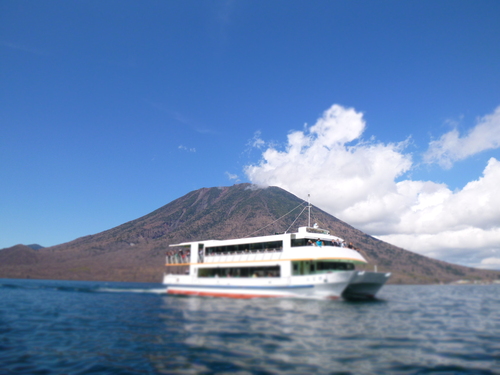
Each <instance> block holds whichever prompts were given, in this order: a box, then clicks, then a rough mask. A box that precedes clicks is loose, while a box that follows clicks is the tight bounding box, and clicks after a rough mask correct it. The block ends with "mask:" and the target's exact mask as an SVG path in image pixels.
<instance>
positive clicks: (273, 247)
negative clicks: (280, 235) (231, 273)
mask: <svg viewBox="0 0 500 375" xmlns="http://www.w3.org/2000/svg"><path fill="white" fill-rule="evenodd" d="M282 250H283V241H272V242H257V243H249V244H242V245H229V246H211V247H207V248H205V255H206V256H214V255H232V254H246V253H265V252H277V251H282Z"/></svg>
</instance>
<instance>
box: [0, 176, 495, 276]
mask: <svg viewBox="0 0 500 375" xmlns="http://www.w3.org/2000/svg"><path fill="white" fill-rule="evenodd" d="M305 205H306V203H305V202H303V201H302V200H301V199H299V198H297V197H296V196H294V195H292V194H290V193H288V192H286V191H285V190H283V189H280V188H277V187H269V188H266V189H257V188H254V187H252V186H251V185H249V184H239V185H234V186H231V187H222V188H203V189H199V190H196V191H192V192H190V193H188V194H186V195H185V196H183V197H181V198H179V199H176V200H174V201H172V202H171V203H169V204H167V205H165V206H163V207H161V208H159V209H158V210H155V211H153V212H151V213H150V214H148V215H145V216H143V217H141V218H139V219H136V220H133V221H130V222H128V223H125V224H122V225H120V226H117V227H115V228H112V229H110V230H107V231H104V232H101V233H97V234H95V235H90V236H85V237H81V238H78V239H76V240H74V241H71V242H68V243H64V244H61V245H57V246H53V247H49V248H43V249H40V250H37V251H34V250H32V249H29V250H30V251H31V252H29V251H28V250H26V249H23V251H20V252H19V253H17V254H18V255H19V256H18V257H16V252H15V251H13V250H12V248H11V249H7V250H9V251H8V252H5V251H6V250H2V251H0V277H14V278H15V277H18V278H26V277H31V278H47V279H73V280H109V281H145V282H151V281H153V282H158V281H161V277H162V274H163V266H164V254H165V252H166V250H167V249H168V245H169V244H172V243H179V242H184V241H193V240H202V239H227V238H237V237H245V236H260V235H267V234H273V233H275V232H283V231H286V230H287V231H289V232H290V231H293V230H295V229H296V228H297V227H298V226H304V225H307V215H305V214H303V215H301V216H300V217H299V218H298V219H297V216H298V215H299V214H300V212H301V211H302V210H303V209H304V207H305ZM290 212H291V213H290ZM287 213H290V214H289V215H286V214H287ZM284 215H286V216H285V217H283V216H284ZM281 217H283V218H282V219H281V220H277V219H279V218H281ZM296 219H297V220H296ZM313 219H314V222H317V223H318V224H319V226H320V227H322V228H326V229H329V230H331V232H332V233H333V234H335V235H338V236H340V237H342V238H344V239H345V240H347V241H348V242H352V243H353V244H354V245H355V246H356V247H358V248H360V249H361V250H360V251H361V253H363V255H364V256H365V257H366V258H367V260H368V261H369V262H370V263H371V265H370V266H369V267H368V268H369V269H372V267H373V265H377V267H378V270H379V271H384V272H385V271H388V272H392V273H393V277H392V278H391V282H392V283H439V282H445V283H446V282H452V281H456V280H459V279H476V280H493V279H498V278H499V275H500V272H495V271H485V270H476V269H471V268H467V267H462V266H457V265H452V264H449V263H446V262H441V261H437V260H433V259H430V258H426V257H423V256H421V255H418V254H415V253H411V252H409V251H406V250H403V249H400V248H398V247H396V246H393V245H390V244H387V243H384V242H382V241H379V240H377V239H375V238H373V237H371V236H369V235H366V234H364V233H363V232H361V231H359V230H357V229H355V228H353V227H351V226H350V225H348V224H346V223H344V222H342V221H340V220H338V219H336V218H335V217H333V216H331V215H329V214H327V213H326V212H324V211H322V210H320V209H318V208H316V207H314V208H313ZM295 220H296V221H295ZM294 221H295V222H294ZM292 224H293V226H292ZM263 228H264V229H263Z"/></svg>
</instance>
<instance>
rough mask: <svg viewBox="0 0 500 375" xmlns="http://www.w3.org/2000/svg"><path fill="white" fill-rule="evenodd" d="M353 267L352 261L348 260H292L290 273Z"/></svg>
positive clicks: (307, 273)
mask: <svg viewBox="0 0 500 375" xmlns="http://www.w3.org/2000/svg"><path fill="white" fill-rule="evenodd" d="M353 269H354V264H353V263H348V262H328V261H313V260H305V261H294V262H292V275H294V276H298V275H311V274H318V273H325V272H331V271H351V270H353Z"/></svg>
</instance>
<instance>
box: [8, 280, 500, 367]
mask: <svg viewBox="0 0 500 375" xmlns="http://www.w3.org/2000/svg"><path fill="white" fill-rule="evenodd" d="M164 289H165V288H163V287H162V286H161V285H160V284H138V283H137V284H129V283H104V282H101V283H97V282H70V281H46V280H44V281H42V280H12V279H0V374H2V375H3V374H29V375H32V374H221V373H222V374H224V373H226V374H310V373H315V374H500V285H487V286H476V285H460V286H458V285H456V286H452V285H446V286H395V285H387V286H385V287H384V288H383V289H382V291H381V292H380V293H379V296H378V297H379V299H378V300H377V301H374V302H363V303H361V302H357V303H354V302H344V301H323V300H300V299H251V300H234V299H223V298H202V297H173V296H167V295H165V294H164Z"/></svg>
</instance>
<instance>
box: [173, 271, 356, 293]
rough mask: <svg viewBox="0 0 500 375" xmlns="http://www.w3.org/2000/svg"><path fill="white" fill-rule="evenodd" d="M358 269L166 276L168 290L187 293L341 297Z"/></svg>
mask: <svg viewBox="0 0 500 375" xmlns="http://www.w3.org/2000/svg"><path fill="white" fill-rule="evenodd" d="M356 273H357V272H356V271H345V272H336V273H331V274H323V275H314V276H311V275H309V276H293V277H288V278H280V279H273V278H259V279H247V280H244V279H237V278H220V279H219V278H210V279H203V278H192V277H190V276H176V275H166V276H165V278H164V284H165V285H166V286H167V293H168V294H173V295H186V296H190V295H191V296H193V295H194V296H207V297H229V298H277V297H289V298H324V299H338V298H340V297H341V295H342V292H343V291H344V290H345V288H346V287H347V286H348V285H349V282H350V281H351V280H352V279H353V278H354V277H355V276H356Z"/></svg>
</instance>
